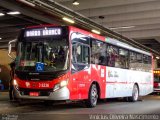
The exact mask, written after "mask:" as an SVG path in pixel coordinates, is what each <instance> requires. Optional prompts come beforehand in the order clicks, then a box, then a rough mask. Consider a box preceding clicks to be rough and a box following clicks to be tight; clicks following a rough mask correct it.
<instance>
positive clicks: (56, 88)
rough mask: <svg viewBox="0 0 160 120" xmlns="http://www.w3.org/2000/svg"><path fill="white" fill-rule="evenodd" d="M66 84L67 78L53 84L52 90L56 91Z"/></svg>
mask: <svg viewBox="0 0 160 120" xmlns="http://www.w3.org/2000/svg"><path fill="white" fill-rule="evenodd" d="M67 84H68V80H63V81H61V82H60V83H58V84H56V85H55V86H54V88H53V91H56V90H58V89H60V88H62V87H64V86H66V85H67Z"/></svg>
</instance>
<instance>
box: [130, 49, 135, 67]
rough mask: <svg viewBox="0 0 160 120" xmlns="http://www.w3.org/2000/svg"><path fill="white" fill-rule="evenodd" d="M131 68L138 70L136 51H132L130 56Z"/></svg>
mask: <svg viewBox="0 0 160 120" xmlns="http://www.w3.org/2000/svg"><path fill="white" fill-rule="evenodd" d="M129 59H130V60H129V61H130V63H129V68H130V69H131V70H136V53H135V52H130V57H129Z"/></svg>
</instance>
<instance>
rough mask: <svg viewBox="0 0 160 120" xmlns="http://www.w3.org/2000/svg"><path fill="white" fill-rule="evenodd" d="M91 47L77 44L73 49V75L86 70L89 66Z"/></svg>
mask: <svg viewBox="0 0 160 120" xmlns="http://www.w3.org/2000/svg"><path fill="white" fill-rule="evenodd" d="M89 51H90V49H89V46H88V45H84V44H81V43H77V44H75V45H73V47H72V64H73V66H72V73H74V72H76V71H80V70H83V69H85V68H86V67H87V66H88V65H89V57H90V55H89V53H90V52H89Z"/></svg>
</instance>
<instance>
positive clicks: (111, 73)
mask: <svg viewBox="0 0 160 120" xmlns="http://www.w3.org/2000/svg"><path fill="white" fill-rule="evenodd" d="M108 77H119V75H118V72H117V71H111V70H108Z"/></svg>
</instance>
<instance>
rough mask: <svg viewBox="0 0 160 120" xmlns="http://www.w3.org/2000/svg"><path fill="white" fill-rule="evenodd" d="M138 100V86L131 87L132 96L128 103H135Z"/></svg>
mask: <svg viewBox="0 0 160 120" xmlns="http://www.w3.org/2000/svg"><path fill="white" fill-rule="evenodd" d="M138 98H139V89H138V86H137V85H136V84H135V85H134V86H133V91H132V96H131V97H129V101H130V102H136V101H138Z"/></svg>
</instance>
